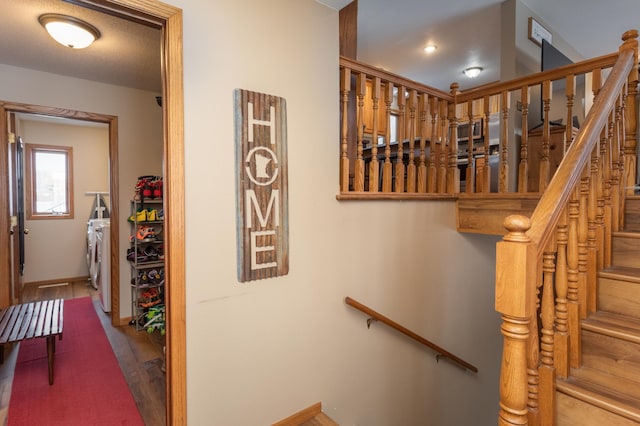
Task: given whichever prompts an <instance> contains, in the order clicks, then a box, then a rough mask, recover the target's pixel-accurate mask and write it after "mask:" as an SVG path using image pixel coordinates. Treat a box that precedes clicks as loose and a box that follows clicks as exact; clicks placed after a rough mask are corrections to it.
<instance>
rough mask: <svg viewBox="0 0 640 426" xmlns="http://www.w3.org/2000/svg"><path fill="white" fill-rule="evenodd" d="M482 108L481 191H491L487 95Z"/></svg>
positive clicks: (489, 108)
mask: <svg viewBox="0 0 640 426" xmlns="http://www.w3.org/2000/svg"><path fill="white" fill-rule="evenodd" d="M482 104H483V109H484V120H483V123H482V124H483V127H484V128H483V131H482V134H483V135H484V136H483V138H484V169H483V172H484V176H483V183H482V191H483V192H485V193H489V192H491V163H490V162H489V157H490V154H491V139H490V138H489V118H490V117H491V106H490V104H489V95H487V96H485V97H484V99H483V101H482Z"/></svg>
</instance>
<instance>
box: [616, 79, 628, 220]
mask: <svg viewBox="0 0 640 426" xmlns="http://www.w3.org/2000/svg"><path fill="white" fill-rule="evenodd" d="M627 95H628V93H627V83H625V85H624V87H623V88H622V94H621V95H620V157H619V160H618V162H619V166H618V169H619V170H620V182H619V185H618V188H619V191H620V207H619V215H618V223H619V229H625V224H624V211H625V206H626V199H627V190H626V187H625V185H626V176H627V171H626V170H625V167H626V164H627V160H626V158H625V157H626V156H627V153H626V152H625V149H624V144H625V135H626V134H627V133H626V129H625V125H626V123H625V119H624V115H625V109H626V107H627Z"/></svg>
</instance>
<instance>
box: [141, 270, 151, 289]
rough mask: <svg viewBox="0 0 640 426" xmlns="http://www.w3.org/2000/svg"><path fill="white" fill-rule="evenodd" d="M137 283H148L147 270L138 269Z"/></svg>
mask: <svg viewBox="0 0 640 426" xmlns="http://www.w3.org/2000/svg"><path fill="white" fill-rule="evenodd" d="M138 285H141V286H148V285H149V274H147V271H140V272H139V273H138Z"/></svg>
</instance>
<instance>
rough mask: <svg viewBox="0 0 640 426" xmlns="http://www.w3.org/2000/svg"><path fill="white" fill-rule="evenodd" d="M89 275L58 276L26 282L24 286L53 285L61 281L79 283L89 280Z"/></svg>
mask: <svg viewBox="0 0 640 426" xmlns="http://www.w3.org/2000/svg"><path fill="white" fill-rule="evenodd" d="M88 281H89V276H88V275H85V276H81V277H71V278H56V279H54V280H44V281H31V282H28V283H24V284H23V287H41V286H42V287H52V286H55V285H57V284H61V283H69V284H72V283H78V282H88Z"/></svg>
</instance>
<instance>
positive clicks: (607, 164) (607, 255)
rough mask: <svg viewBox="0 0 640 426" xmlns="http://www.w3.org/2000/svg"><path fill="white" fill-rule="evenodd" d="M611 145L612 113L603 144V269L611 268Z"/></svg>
mask: <svg viewBox="0 0 640 426" xmlns="http://www.w3.org/2000/svg"><path fill="white" fill-rule="evenodd" d="M612 145H613V112H611V113H610V114H609V122H608V124H607V140H606V142H605V144H604V147H605V151H604V155H603V160H604V170H603V173H604V181H603V188H604V191H603V192H604V194H603V195H604V267H605V268H607V267H609V266H611V211H612V210H611V179H612V178H611V176H612V173H611V146H612Z"/></svg>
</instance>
